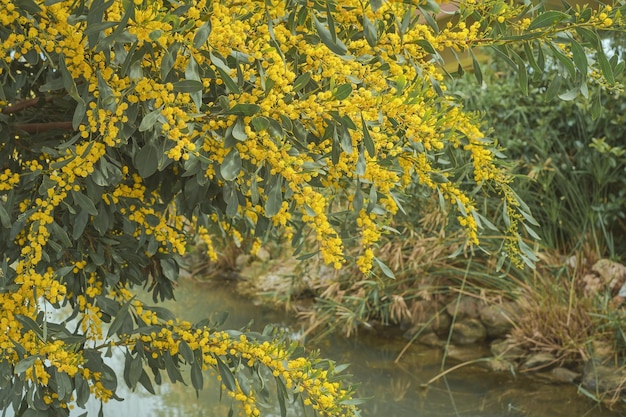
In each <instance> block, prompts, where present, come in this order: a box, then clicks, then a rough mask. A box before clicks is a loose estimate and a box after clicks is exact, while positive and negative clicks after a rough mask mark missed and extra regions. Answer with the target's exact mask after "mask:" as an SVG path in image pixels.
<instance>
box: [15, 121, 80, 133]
mask: <svg viewBox="0 0 626 417" xmlns="http://www.w3.org/2000/svg"><path fill="white" fill-rule="evenodd" d="M10 126H11V127H12V128H14V129H19V130H23V131H24V132H27V133H41V132H47V131H49V130H55V129H57V130H74V128H73V127H72V122H48V123H22V124H14V125H10Z"/></svg>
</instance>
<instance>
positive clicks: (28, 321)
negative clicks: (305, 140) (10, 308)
mask: <svg viewBox="0 0 626 417" xmlns="http://www.w3.org/2000/svg"><path fill="white" fill-rule="evenodd" d="M15 319H16V320H17V321H19V322H20V324H21V325H22V326H23V328H24V329H26V330H31V331H33V332H35V334H36V335H37V336H38V337H39V338H40V339H41V340H44V338H43V332H42V330H41V327H39V324H37V322H36V321H35V320H33V319H32V318H30V317H28V316H24V315H22V314H16V315H15Z"/></svg>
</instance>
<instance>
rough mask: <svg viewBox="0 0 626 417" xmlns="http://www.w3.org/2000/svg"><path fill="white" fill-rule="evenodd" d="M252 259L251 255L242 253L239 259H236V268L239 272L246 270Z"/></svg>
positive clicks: (238, 256)
mask: <svg viewBox="0 0 626 417" xmlns="http://www.w3.org/2000/svg"><path fill="white" fill-rule="evenodd" d="M251 258H252V257H251V256H250V255H247V254H244V253H240V254H239V255H237V258H236V259H235V267H236V268H237V270H238V271H241V270H242V269H243V268H245V267H246V265H248V264H249V263H250V260H251Z"/></svg>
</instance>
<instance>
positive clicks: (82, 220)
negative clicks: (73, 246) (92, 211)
mask: <svg viewBox="0 0 626 417" xmlns="http://www.w3.org/2000/svg"><path fill="white" fill-rule="evenodd" d="M88 221H89V213H87V211H86V210H81V211H80V213H78V215H77V216H76V217H74V222H73V223H74V224H73V227H72V239H74V240H78V238H79V237H81V236H82V234H83V231H84V230H85V227H86V226H87V222H88Z"/></svg>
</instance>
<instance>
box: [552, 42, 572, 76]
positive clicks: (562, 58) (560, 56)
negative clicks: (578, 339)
mask: <svg viewBox="0 0 626 417" xmlns="http://www.w3.org/2000/svg"><path fill="white" fill-rule="evenodd" d="M549 46H550V50H551V51H552V54H553V55H554V56H555V58H556V59H557V60H558V61H559V62H560V63H561V65H563V67H564V68H565V69H566V70H567V73H568V75H569V77H570V78H572V79H574V78H575V77H576V69H575V68H574V63H573V62H572V60H571V59H570V58H569V57H568V56H566V55H565V54H564V53H563V52H562V51H561V50H560V49H559V48H558V47H556V46H554V45H553V44H549Z"/></svg>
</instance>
